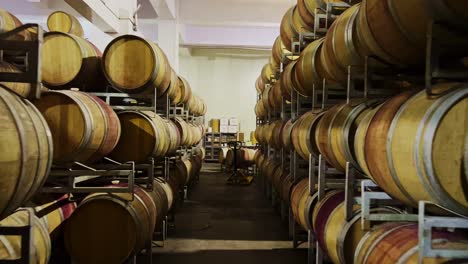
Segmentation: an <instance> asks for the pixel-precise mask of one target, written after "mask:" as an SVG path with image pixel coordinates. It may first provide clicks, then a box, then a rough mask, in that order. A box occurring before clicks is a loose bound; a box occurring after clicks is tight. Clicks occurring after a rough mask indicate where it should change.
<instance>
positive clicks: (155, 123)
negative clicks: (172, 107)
mask: <svg viewBox="0 0 468 264" xmlns="http://www.w3.org/2000/svg"><path fill="white" fill-rule="evenodd" d="M118 117H119V120H120V124H121V126H122V134H121V136H120V140H119V142H118V143H117V146H116V147H115V148H114V150H113V151H112V152H111V153H110V157H111V158H112V159H115V160H117V161H119V162H127V161H135V162H136V163H144V162H148V160H149V159H150V158H151V157H154V158H162V157H164V156H165V155H166V153H167V152H168V150H169V148H170V143H169V141H170V136H169V134H168V128H167V124H166V122H165V121H164V119H162V118H161V117H160V116H159V115H157V114H155V113H154V112H150V111H123V112H119V113H118Z"/></svg>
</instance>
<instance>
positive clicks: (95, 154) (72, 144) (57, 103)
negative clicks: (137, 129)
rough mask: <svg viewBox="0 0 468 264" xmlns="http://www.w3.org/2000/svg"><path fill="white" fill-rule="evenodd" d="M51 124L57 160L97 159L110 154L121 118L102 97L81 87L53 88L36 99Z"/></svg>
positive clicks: (56, 161) (67, 161) (118, 130)
mask: <svg viewBox="0 0 468 264" xmlns="http://www.w3.org/2000/svg"><path fill="white" fill-rule="evenodd" d="M34 104H35V105H36V107H37V108H38V109H39V111H40V112H41V113H42V114H43V116H44V118H45V120H46V121H47V124H48V125H49V127H50V130H51V133H52V138H53V141H54V162H55V163H70V162H73V161H78V162H94V161H97V160H99V159H100V158H102V157H104V156H106V155H107V154H109V153H110V152H111V151H112V150H113V148H114V147H115V146H116V142H117V141H118V140H119V135H120V122H119V121H118V120H117V119H116V116H115V113H114V111H113V110H112V109H111V108H110V107H109V106H108V105H107V104H105V103H104V102H103V101H102V100H101V99H99V98H97V97H95V96H91V95H89V94H87V93H83V92H79V91H50V92H47V93H45V94H43V95H42V97H41V99H39V100H36V101H35V103H34Z"/></svg>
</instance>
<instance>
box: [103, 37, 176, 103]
mask: <svg viewBox="0 0 468 264" xmlns="http://www.w3.org/2000/svg"><path fill="white" fill-rule="evenodd" d="M102 63H103V66H102V67H103V69H104V73H105V76H106V78H107V80H108V81H109V82H110V83H111V84H112V85H113V86H114V87H115V88H117V89H119V90H121V91H123V92H127V93H149V94H154V93H155V89H156V93H157V95H158V96H161V95H163V94H164V93H165V92H166V91H167V89H168V88H169V84H170V83H171V74H172V70H171V66H170V65H169V62H168V60H167V58H166V55H165V54H164V52H163V51H162V50H161V48H159V46H158V45H156V44H155V43H153V42H151V41H149V40H146V39H143V38H140V37H138V36H134V35H123V36H120V37H117V38H115V39H114V40H113V41H112V42H111V43H109V45H107V47H106V49H105V50H104V54H103V56H102Z"/></svg>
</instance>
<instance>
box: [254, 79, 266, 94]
mask: <svg viewBox="0 0 468 264" xmlns="http://www.w3.org/2000/svg"><path fill="white" fill-rule="evenodd" d="M264 89H265V83H264V82H263V79H262V76H258V78H257V80H256V81H255V90H257V93H259V94H261V93H262V92H263V90H264Z"/></svg>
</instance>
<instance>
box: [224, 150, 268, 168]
mask: <svg viewBox="0 0 468 264" xmlns="http://www.w3.org/2000/svg"><path fill="white" fill-rule="evenodd" d="M228 151H229V148H226V147H223V148H221V149H220V150H219V154H218V156H219V158H218V160H219V164H224V163H225V162H226V156H227V153H228ZM257 153H260V152H257ZM257 153H256V155H257Z"/></svg>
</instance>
